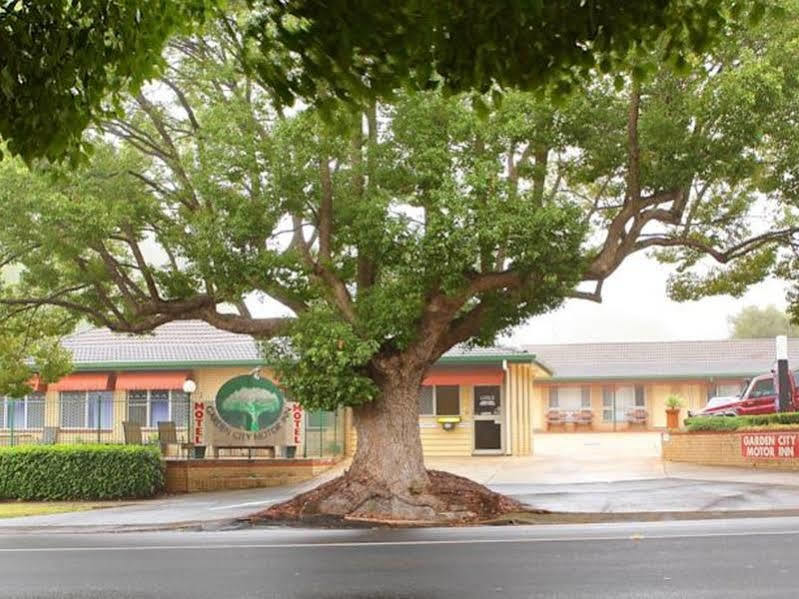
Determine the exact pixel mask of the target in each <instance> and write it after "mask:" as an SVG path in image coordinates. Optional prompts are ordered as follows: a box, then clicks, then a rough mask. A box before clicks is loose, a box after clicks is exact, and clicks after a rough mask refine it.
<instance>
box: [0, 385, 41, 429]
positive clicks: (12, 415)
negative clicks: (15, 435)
mask: <svg viewBox="0 0 799 599" xmlns="http://www.w3.org/2000/svg"><path fill="white" fill-rule="evenodd" d="M12 426H13V427H14V429H23V428H25V429H32V428H42V427H43V426H44V393H31V394H30V395H27V396H26V397H24V398H21V399H16V400H14V399H11V398H10V397H0V428H6V429H10V428H11V427H12Z"/></svg>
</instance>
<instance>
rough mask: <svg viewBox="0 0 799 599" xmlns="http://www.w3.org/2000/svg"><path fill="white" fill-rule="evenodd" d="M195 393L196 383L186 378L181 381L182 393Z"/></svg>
mask: <svg viewBox="0 0 799 599" xmlns="http://www.w3.org/2000/svg"><path fill="white" fill-rule="evenodd" d="M195 391H197V383H196V382H195V380H194V379H191V378H188V379H186V380H185V381H183V392H184V393H194V392H195Z"/></svg>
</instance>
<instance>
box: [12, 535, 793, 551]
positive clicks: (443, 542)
mask: <svg viewBox="0 0 799 599" xmlns="http://www.w3.org/2000/svg"><path fill="white" fill-rule="evenodd" d="M789 535H799V530H777V531H755V532H710V533H695V534H689V533H685V534H680V533H675V534H658V535H646V536H645V537H642V538H636V537H635V536H630V535H620V536H595V537H592V536H583V537H528V538H522V539H439V540H430V541H334V542H329V543H325V542H322V543H242V544H235V543H224V544H218V545H217V544H209V545H130V546H124V545H121V546H108V547H0V553H58V552H82V551H86V552H91V551H159V550H169V551H173V550H187V551H189V550H190V551H196V550H209V549H214V550H218V549H227V550H230V549H312V548H342V547H381V546H383V547H404V546H414V545H490V544H508V543H519V544H527V543H572V542H587V541H630V540H646V541H649V540H663V539H704V538H717V537H765V536H789Z"/></svg>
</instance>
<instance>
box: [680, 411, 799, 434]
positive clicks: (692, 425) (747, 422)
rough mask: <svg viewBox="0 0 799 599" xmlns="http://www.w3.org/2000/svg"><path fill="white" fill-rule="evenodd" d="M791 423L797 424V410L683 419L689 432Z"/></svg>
mask: <svg viewBox="0 0 799 599" xmlns="http://www.w3.org/2000/svg"><path fill="white" fill-rule="evenodd" d="M792 424H799V412H780V413H778V414H760V415H757V416H695V417H693V418H686V419H685V425H686V427H687V428H688V430H689V431H691V432H698V431H734V430H737V429H741V428H769V427H774V426H787V425H792Z"/></svg>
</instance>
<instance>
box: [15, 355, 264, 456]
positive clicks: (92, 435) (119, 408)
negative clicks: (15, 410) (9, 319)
mask: <svg viewBox="0 0 799 599" xmlns="http://www.w3.org/2000/svg"><path fill="white" fill-rule="evenodd" d="M181 371H183V370H182V369H181ZM186 372H191V374H192V376H193V377H194V380H195V381H196V382H197V391H196V392H195V393H193V394H192V400H193V401H209V402H210V401H213V400H214V399H215V398H216V394H217V392H218V391H219V388H220V387H221V386H222V385H223V384H224V383H225V382H227V381H228V380H230V379H231V378H233V377H235V376H239V375H242V374H249V373H250V372H252V368H250V367H226V368H198V369H195V370H191V371H189V370H186ZM261 376H263V377H265V378H273V373H272V371H270V370H269V369H266V368H265V369H262V370H261ZM126 399H127V392H126V391H121V390H118V391H114V392H113V394H112V404H111V405H112V406H113V418H112V428H111V429H110V430H108V429H104V430H102V431H101V432H100V441H102V442H122V441H123V439H124V434H123V432H122V422H123V421H125V420H126V419H127V401H126ZM59 400H60V394H59V392H58V391H54V390H48V391H47V393H45V404H44V425H45V426H48V427H49V426H52V427H56V428H59V429H60V430H59V433H58V435H59V436H58V440H60V441H71V442H74V441H75V440H85V441H86V442H95V441H97V431H96V429H93V428H81V429H70V428H64V429H61V426H60V425H61V406H60V401H59ZM175 424H176V425H177V430H178V437H180V436H181V435H185V430H186V427H185V423H182V422H176V423H175ZM31 434H33V435H34V436H40V435H41V433H40V432H39V431H35V433H31ZM142 437H143V439H144V440H145V441H146V440H147V439H148V438H151V439H156V438H157V437H158V431H157V429H154V428H144V429H142ZM37 438H38V437H37Z"/></svg>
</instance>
